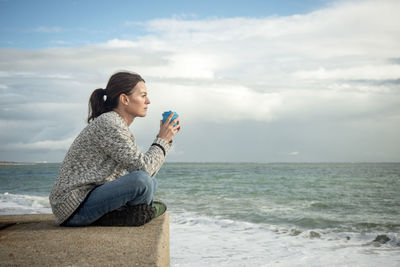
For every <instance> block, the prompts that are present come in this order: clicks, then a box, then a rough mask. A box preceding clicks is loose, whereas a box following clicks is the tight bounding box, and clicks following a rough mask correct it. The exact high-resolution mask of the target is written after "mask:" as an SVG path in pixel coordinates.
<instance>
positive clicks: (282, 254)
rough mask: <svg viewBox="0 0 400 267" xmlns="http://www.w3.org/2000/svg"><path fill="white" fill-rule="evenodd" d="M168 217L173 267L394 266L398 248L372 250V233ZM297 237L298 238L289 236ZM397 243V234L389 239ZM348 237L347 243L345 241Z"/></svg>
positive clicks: (185, 215)
mask: <svg viewBox="0 0 400 267" xmlns="http://www.w3.org/2000/svg"><path fill="white" fill-rule="evenodd" d="M170 214H171V263H172V266H208V267H210V266H338V265H339V266H379V265H382V266H399V262H400V247H397V246H392V245H390V244H384V245H381V246H379V247H378V246H376V245H372V244H371V241H372V240H373V239H374V238H375V237H376V234H375V233H371V234H364V235H361V234H357V233H340V234H336V233H333V232H327V233H326V232H323V231H315V232H318V233H319V234H320V237H315V233H314V234H313V233H311V231H305V232H301V233H299V232H297V233H294V232H293V231H290V229H285V228H282V227H278V226H268V225H261V224H252V223H245V222H235V221H230V220H223V219H213V218H209V217H204V216H197V215H195V214H189V213H181V214H174V213H173V212H170ZM293 234H297V235H293ZM390 236H391V238H393V239H394V240H399V239H398V236H397V234H395V233H392V234H390ZM349 238H350V239H349Z"/></svg>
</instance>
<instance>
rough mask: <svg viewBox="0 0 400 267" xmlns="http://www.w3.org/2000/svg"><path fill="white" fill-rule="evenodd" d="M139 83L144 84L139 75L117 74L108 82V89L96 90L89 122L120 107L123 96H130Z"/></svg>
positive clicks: (91, 103)
mask: <svg viewBox="0 0 400 267" xmlns="http://www.w3.org/2000/svg"><path fill="white" fill-rule="evenodd" d="M138 82H144V80H143V78H142V77H140V75H139V74H136V73H132V72H117V73H115V74H114V75H112V76H111V77H110V80H108V83H107V87H106V89H102V88H99V89H96V90H94V91H93V93H92V94H91V96H90V99H89V116H88V119H87V122H88V123H89V122H90V121H92V120H94V119H95V118H96V117H98V116H100V115H101V114H103V113H105V112H109V111H112V110H113V109H114V108H116V107H117V106H118V103H119V96H120V95H121V94H126V95H129V94H131V93H132V90H133V88H134V87H135V86H136V84H137V83H138Z"/></svg>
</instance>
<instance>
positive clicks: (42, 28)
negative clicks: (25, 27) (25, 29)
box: [33, 26, 63, 33]
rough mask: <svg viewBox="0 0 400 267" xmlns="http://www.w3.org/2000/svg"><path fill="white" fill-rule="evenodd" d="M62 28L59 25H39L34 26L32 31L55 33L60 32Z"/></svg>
mask: <svg viewBox="0 0 400 267" xmlns="http://www.w3.org/2000/svg"><path fill="white" fill-rule="evenodd" d="M62 30H63V29H62V28H61V27H54V26H53V27H49V26H40V27H37V28H35V29H34V30H33V31H35V32H41V33H56V32H61V31H62Z"/></svg>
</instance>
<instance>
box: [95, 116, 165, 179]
mask: <svg viewBox="0 0 400 267" xmlns="http://www.w3.org/2000/svg"><path fill="white" fill-rule="evenodd" d="M97 134H98V137H99V145H100V147H101V148H102V149H103V151H104V152H105V153H106V154H107V155H109V156H110V157H111V158H112V159H113V160H115V161H116V162H117V163H118V164H119V165H120V166H121V167H123V168H124V169H126V170H127V171H128V172H133V171H138V170H142V171H145V172H147V173H148V174H149V175H151V176H152V177H153V176H155V175H156V173H157V172H158V171H159V170H160V168H161V166H162V164H163V163H164V160H165V157H166V155H167V153H168V151H169V150H170V148H171V144H169V143H168V142H167V141H165V140H164V139H161V138H156V139H155V140H154V142H153V145H151V146H150V148H149V149H148V151H147V152H145V153H142V152H141V151H140V149H139V148H138V147H137V146H136V141H135V138H134V136H133V134H132V133H131V131H130V130H129V128H128V127H127V126H126V125H119V124H118V123H117V124H114V123H112V124H107V125H103V126H102V127H99V129H98V133H97Z"/></svg>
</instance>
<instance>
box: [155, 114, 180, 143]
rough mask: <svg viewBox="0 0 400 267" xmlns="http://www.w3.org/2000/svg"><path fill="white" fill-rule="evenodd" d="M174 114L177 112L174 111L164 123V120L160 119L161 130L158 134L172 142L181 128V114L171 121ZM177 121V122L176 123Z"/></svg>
mask: <svg viewBox="0 0 400 267" xmlns="http://www.w3.org/2000/svg"><path fill="white" fill-rule="evenodd" d="M174 114H175V113H174V112H172V113H171V114H170V115H169V116H168V118H167V119H166V120H165V123H163V122H162V120H161V121H160V132H159V133H158V135H157V136H158V137H159V138H162V139H164V140H165V141H167V142H171V141H172V138H174V136H175V134H177V133H178V132H179V130H180V129H181V126H180V125H179V116H178V117H176V118H175V120H173V121H171V118H172V117H173V116H174ZM175 123H177V124H176V125H175ZM174 125H175V126H174Z"/></svg>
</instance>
